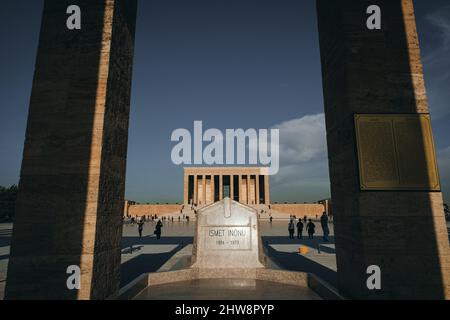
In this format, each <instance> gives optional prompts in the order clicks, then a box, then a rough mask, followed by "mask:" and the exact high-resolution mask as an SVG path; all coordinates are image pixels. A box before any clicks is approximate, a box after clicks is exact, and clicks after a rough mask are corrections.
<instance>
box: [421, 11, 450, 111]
mask: <svg viewBox="0 0 450 320" xmlns="http://www.w3.org/2000/svg"><path fill="white" fill-rule="evenodd" d="M426 21H427V23H428V24H429V25H430V26H431V30H432V32H430V34H429V35H428V36H429V37H430V39H431V38H433V39H435V41H434V42H433V45H432V46H429V48H427V49H426V50H424V52H425V54H424V57H423V64H424V70H425V76H426V84H427V91H428V100H429V105H430V110H431V113H432V115H433V118H436V119H437V118H441V117H444V116H447V115H449V114H450V109H449V107H448V102H449V101H450V91H449V90H448V88H449V86H450V58H449V57H450V5H447V6H444V7H441V8H439V10H436V11H433V12H432V13H430V14H429V15H427V16H426Z"/></svg>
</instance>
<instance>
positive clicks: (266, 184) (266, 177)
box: [264, 174, 270, 206]
mask: <svg viewBox="0 0 450 320" xmlns="http://www.w3.org/2000/svg"><path fill="white" fill-rule="evenodd" d="M269 191H270V190H269V175H267V174H266V175H264V204H265V205H267V206H268V205H270V192H269Z"/></svg>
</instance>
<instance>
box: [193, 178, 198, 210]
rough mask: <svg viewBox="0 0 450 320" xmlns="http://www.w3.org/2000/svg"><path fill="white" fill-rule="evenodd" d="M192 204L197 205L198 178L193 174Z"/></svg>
mask: <svg viewBox="0 0 450 320" xmlns="http://www.w3.org/2000/svg"><path fill="white" fill-rule="evenodd" d="M192 199H193V200H192V201H193V202H194V204H198V176H197V175H196V174H194V195H193V197H192Z"/></svg>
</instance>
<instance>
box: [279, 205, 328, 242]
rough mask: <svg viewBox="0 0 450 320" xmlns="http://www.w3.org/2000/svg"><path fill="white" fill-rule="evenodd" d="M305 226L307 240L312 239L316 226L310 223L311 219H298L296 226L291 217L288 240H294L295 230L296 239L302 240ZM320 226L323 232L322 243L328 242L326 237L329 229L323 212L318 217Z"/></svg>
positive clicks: (326, 217)
mask: <svg viewBox="0 0 450 320" xmlns="http://www.w3.org/2000/svg"><path fill="white" fill-rule="evenodd" d="M305 225H306V231H307V232H308V239H314V234H315V233H316V225H315V224H314V222H312V219H308V218H307V217H306V216H304V217H303V221H302V219H301V218H299V219H298V222H297V224H295V218H292V217H291V220H290V221H289V224H288V231H289V239H294V238H295V229H297V239H303V229H304V228H305ZM320 225H321V227H322V230H323V241H325V242H327V241H328V235H329V234H330V229H329V227H328V216H327V214H326V213H325V212H324V213H323V214H322V216H321V217H320Z"/></svg>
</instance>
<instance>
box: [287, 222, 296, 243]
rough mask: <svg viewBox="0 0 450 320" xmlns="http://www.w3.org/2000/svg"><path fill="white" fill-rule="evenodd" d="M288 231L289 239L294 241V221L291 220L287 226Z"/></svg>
mask: <svg viewBox="0 0 450 320" xmlns="http://www.w3.org/2000/svg"><path fill="white" fill-rule="evenodd" d="M288 231H289V239H294V232H295V226H294V221H293V220H292V219H291V220H290V222H289V224H288Z"/></svg>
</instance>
